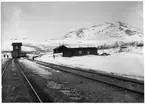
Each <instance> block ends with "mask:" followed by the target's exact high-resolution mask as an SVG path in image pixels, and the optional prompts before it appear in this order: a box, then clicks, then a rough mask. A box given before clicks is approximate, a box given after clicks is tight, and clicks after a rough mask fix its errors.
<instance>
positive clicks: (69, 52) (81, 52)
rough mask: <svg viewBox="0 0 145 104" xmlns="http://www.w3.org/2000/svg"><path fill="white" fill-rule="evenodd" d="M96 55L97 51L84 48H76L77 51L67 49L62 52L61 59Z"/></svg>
mask: <svg viewBox="0 0 145 104" xmlns="http://www.w3.org/2000/svg"><path fill="white" fill-rule="evenodd" d="M89 54H93V55H98V50H97V49H85V48H82V49H81V48H77V49H68V50H65V51H64V52H63V57H71V56H82V55H89Z"/></svg>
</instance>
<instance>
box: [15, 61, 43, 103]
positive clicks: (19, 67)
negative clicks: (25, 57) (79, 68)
mask: <svg viewBox="0 0 145 104" xmlns="http://www.w3.org/2000/svg"><path fill="white" fill-rule="evenodd" d="M15 63H16V61H15ZM16 65H17V66H18V68H19V70H20V71H21V73H22V75H23V76H24V78H25V80H26V81H27V83H28V84H29V86H30V88H31V89H32V91H33V92H34V94H35V96H36V97H37V99H38V100H39V102H40V103H42V100H41V99H40V97H39V95H38V94H37V92H36V90H35V89H34V87H33V86H32V84H31V83H30V81H29V80H28V78H27V77H26V75H25V73H24V72H23V70H22V68H21V67H20V66H19V64H18V63H16Z"/></svg>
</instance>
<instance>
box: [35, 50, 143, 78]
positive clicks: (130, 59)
mask: <svg viewBox="0 0 145 104" xmlns="http://www.w3.org/2000/svg"><path fill="white" fill-rule="evenodd" d="M52 56H53V54H52V53H47V54H46V55H43V56H41V57H38V58H36V60H41V61H44V62H49V63H55V64H59V65H66V66H69V67H80V68H83V69H85V70H89V69H92V70H96V71H102V72H107V73H114V74H117V75H121V76H125V77H130V78H135V79H139V80H144V62H143V61H144V60H143V53H142V51H141V50H140V49H134V50H132V51H130V52H121V53H115V54H112V55H109V56H95V55H87V56H80V57H61V55H60V54H58V55H56V57H55V59H54V58H53V57H52Z"/></svg>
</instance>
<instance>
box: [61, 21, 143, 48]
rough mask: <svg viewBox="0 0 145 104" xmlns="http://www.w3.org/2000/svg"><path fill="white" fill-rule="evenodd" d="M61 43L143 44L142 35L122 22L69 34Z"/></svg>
mask: <svg viewBox="0 0 145 104" xmlns="http://www.w3.org/2000/svg"><path fill="white" fill-rule="evenodd" d="M62 41H63V42H64V43H66V44H67V43H68V44H71V43H73V42H74V43H76V44H77V43H79V44H93V45H94V44H95V45H101V44H113V43H115V42H132V41H136V42H139V43H140V42H141V43H143V34H142V33H141V32H140V31H139V30H138V29H137V28H134V27H131V26H129V25H128V24H125V23H123V22H112V23H109V22H106V23H104V24H100V25H94V26H92V27H89V28H81V29H78V30H75V31H72V32H69V33H68V34H66V35H65V36H64V37H63V38H62Z"/></svg>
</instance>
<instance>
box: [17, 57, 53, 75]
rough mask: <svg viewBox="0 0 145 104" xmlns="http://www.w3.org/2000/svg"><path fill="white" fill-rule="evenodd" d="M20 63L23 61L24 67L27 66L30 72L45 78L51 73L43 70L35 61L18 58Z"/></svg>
mask: <svg viewBox="0 0 145 104" xmlns="http://www.w3.org/2000/svg"><path fill="white" fill-rule="evenodd" d="M19 62H20V63H23V64H24V65H25V67H26V68H29V69H30V70H31V71H32V72H34V73H36V74H39V75H40V76H42V77H43V78H46V77H47V76H48V75H51V72H48V71H46V70H44V69H43V68H41V67H39V65H37V64H36V63H33V62H31V61H29V60H26V59H19Z"/></svg>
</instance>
